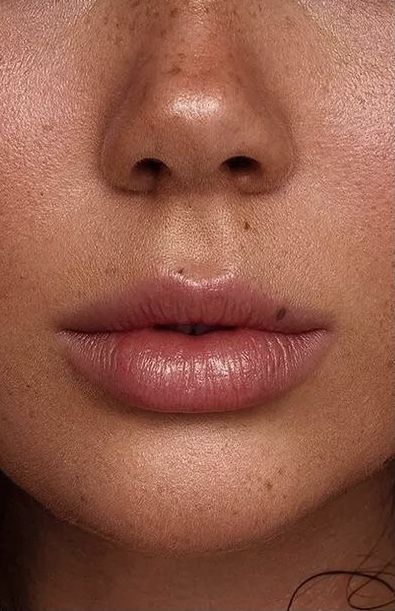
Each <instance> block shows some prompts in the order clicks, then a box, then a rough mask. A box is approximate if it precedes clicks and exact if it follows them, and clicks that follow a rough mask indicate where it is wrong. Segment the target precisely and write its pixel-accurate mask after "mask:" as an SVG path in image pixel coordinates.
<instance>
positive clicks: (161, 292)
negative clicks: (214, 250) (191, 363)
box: [60, 275, 332, 334]
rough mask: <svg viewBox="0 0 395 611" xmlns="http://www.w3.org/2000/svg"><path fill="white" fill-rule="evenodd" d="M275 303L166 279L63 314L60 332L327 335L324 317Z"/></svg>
mask: <svg viewBox="0 0 395 611" xmlns="http://www.w3.org/2000/svg"><path fill="white" fill-rule="evenodd" d="M297 301H298V300H294V301H293V302H292V300H289V299H287V298H284V299H278V298H274V297H271V296H268V295H265V294H262V293H261V292H260V291H259V290H257V289H254V288H253V287H252V286H251V284H249V283H247V282H245V281H242V280H239V279H236V278H234V277H233V276H229V275H225V276H221V277H218V278H215V279H211V280H204V279H202V280H191V279H187V278H185V277H183V276H180V275H179V276H177V275H174V276H168V277H162V278H157V279H148V280H145V281H139V282H136V283H132V284H131V285H129V286H128V287H126V288H125V289H123V290H119V291H116V292H114V293H113V294H110V295H105V296H103V297H102V298H101V299H98V300H96V301H95V302H92V303H89V304H85V305H84V306H82V307H80V308H78V309H77V310H76V311H73V312H71V313H68V314H66V315H65V316H64V317H63V318H62V321H61V325H60V327H61V330H63V331H75V332H83V333H103V332H104V333H105V332H115V331H131V330H133V329H142V328H145V327H154V326H157V325H166V326H167V325H194V324H200V325H206V326H218V327H221V326H223V327H243V328H250V329H258V330H262V331H268V332H273V333H288V334H295V333H304V332H307V331H313V330H330V328H331V326H332V321H331V319H330V317H329V316H327V315H324V314H323V313H322V312H317V311H316V310H312V309H308V308H302V307H300V305H298V303H297Z"/></svg>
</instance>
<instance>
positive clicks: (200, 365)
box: [58, 276, 331, 412]
mask: <svg viewBox="0 0 395 611" xmlns="http://www.w3.org/2000/svg"><path fill="white" fill-rule="evenodd" d="M173 324H204V325H207V326H222V327H235V328H234V329H231V330H224V329H220V330H218V331H213V332H210V333H207V334H204V335H199V336H189V335H184V334H182V333H179V332H175V331H170V330H163V329H161V330H158V329H155V328H154V327H155V326H156V325H173ZM330 326H331V323H330V321H329V319H328V317H324V315H323V314H317V313H316V312H314V313H313V312H311V311H307V310H302V309H301V308H300V307H299V306H297V305H294V304H292V303H289V302H287V303H284V302H281V303H279V302H276V301H275V300H274V299H273V298H270V297H265V296H264V295H262V294H260V293H259V292H258V291H255V290H253V289H252V288H251V287H250V286H249V285H247V284H245V283H243V282H241V281H236V280H235V279H234V278H233V277H229V276H224V277H221V278H217V279H215V280H211V281H208V280H207V281H205V280H200V281H196V282H195V281H188V280H186V279H185V278H184V277H181V276H174V277H162V278H160V279H157V280H149V281H145V282H139V283H136V284H135V285H133V286H131V287H129V288H128V290H126V291H124V292H121V293H118V294H117V295H115V296H110V297H107V298H104V299H103V300H101V301H100V302H98V303H95V304H92V305H89V306H87V307H84V308H82V309H81V310H80V311H79V312H77V313H75V314H71V315H69V316H67V318H65V319H64V320H63V321H62V325H61V327H62V328H61V330H60V331H59V333H58V335H59V337H60V339H61V344H62V348H64V350H65V355H66V357H67V360H68V361H69V362H70V364H71V365H72V366H73V368H75V369H76V370H77V371H78V372H80V373H81V374H82V375H83V376H84V377H86V378H87V379H88V380H90V381H91V382H92V383H94V384H97V385H99V386H100V387H102V388H103V389H104V390H106V391H107V392H109V393H110V394H111V395H112V396H113V397H114V398H117V399H119V400H120V401H122V402H123V403H125V404H127V405H128V406H130V407H131V408H141V409H146V410H151V411H158V412H222V411H230V410H238V409H248V408H251V407H256V406H259V405H264V404H266V403H268V402H269V401H271V400H273V399H274V398H276V397H278V396H280V395H283V394H284V393H286V392H288V391H289V390H290V389H291V388H293V387H295V386H296V385H298V384H300V383H302V382H303V381H304V380H305V379H306V378H307V377H308V375H309V374H310V373H311V372H312V371H313V370H314V369H315V368H316V367H317V365H318V364H319V362H320V360H321V358H322V356H323V355H324V354H325V352H326V350H327V348H328V345H329V340H330V338H331V333H330Z"/></svg>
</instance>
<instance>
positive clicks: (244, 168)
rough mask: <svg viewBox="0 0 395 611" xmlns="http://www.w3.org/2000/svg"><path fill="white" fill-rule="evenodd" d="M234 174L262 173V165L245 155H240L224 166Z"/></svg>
mask: <svg viewBox="0 0 395 611" xmlns="http://www.w3.org/2000/svg"><path fill="white" fill-rule="evenodd" d="M222 165H223V166H224V167H225V168H226V169H227V170H229V171H230V172H231V173H232V174H246V173H256V172H260V169H261V164H260V163H259V162H258V161H256V160H255V159H252V158H251V157H246V156H244V155H238V156H236V157H230V158H229V159H227V160H226V161H224V163H223V164H222Z"/></svg>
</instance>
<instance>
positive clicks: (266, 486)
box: [265, 480, 273, 490]
mask: <svg viewBox="0 0 395 611" xmlns="http://www.w3.org/2000/svg"><path fill="white" fill-rule="evenodd" d="M265 488H266V489H267V490H271V489H272V488H273V484H272V482H269V480H268V481H267V482H265Z"/></svg>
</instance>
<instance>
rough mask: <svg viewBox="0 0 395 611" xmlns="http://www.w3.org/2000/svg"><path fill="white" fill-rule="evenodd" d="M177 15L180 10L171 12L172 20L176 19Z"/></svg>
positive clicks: (174, 9)
mask: <svg viewBox="0 0 395 611" xmlns="http://www.w3.org/2000/svg"><path fill="white" fill-rule="evenodd" d="M177 15H178V8H173V9H172V10H171V11H170V17H171V18H172V19H174V17H177Z"/></svg>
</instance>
